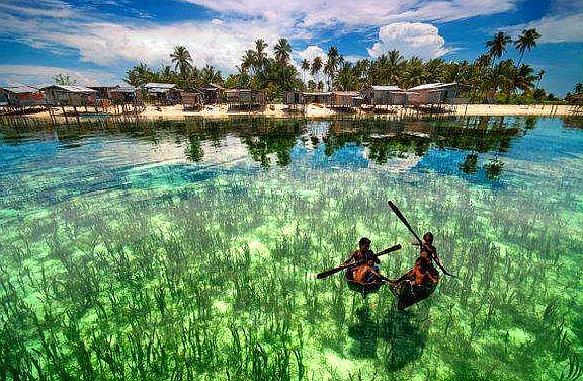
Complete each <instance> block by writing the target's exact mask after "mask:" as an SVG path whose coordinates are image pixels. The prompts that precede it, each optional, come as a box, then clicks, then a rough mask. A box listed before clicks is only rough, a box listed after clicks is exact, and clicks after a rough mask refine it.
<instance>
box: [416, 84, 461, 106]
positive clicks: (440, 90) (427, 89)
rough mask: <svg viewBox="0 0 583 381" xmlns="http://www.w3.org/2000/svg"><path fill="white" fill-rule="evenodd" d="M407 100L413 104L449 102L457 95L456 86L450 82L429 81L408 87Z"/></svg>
mask: <svg viewBox="0 0 583 381" xmlns="http://www.w3.org/2000/svg"><path fill="white" fill-rule="evenodd" d="M406 93H407V102H408V103H409V104H411V105H414V106H420V105H436V104H441V103H451V102H452V101H453V100H454V99H455V98H456V97H457V95H458V86H457V84H456V83H455V82H452V83H439V82H438V83H430V84H426V85H421V86H416V87H412V88H410V89H408V90H407V91H406Z"/></svg>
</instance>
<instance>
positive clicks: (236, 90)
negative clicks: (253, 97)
mask: <svg viewBox="0 0 583 381" xmlns="http://www.w3.org/2000/svg"><path fill="white" fill-rule="evenodd" d="M239 92H240V93H250V92H251V90H249V89H227V90H225V93H239Z"/></svg>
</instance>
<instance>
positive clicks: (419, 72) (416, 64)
mask: <svg viewBox="0 0 583 381" xmlns="http://www.w3.org/2000/svg"><path fill="white" fill-rule="evenodd" d="M403 74H404V78H403V82H402V83H403V84H404V85H405V86H406V87H415V86H419V85H421V84H423V83H424V82H425V80H426V77H427V75H426V72H425V68H424V67H423V61H422V60H421V59H420V58H419V57H412V58H410V59H409V61H408V62H407V63H406V69H405V71H404V73H403Z"/></svg>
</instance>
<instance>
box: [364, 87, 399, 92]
mask: <svg viewBox="0 0 583 381" xmlns="http://www.w3.org/2000/svg"><path fill="white" fill-rule="evenodd" d="M371 87H372V89H373V90H376V91H403V89H401V88H400V87H399V86H371Z"/></svg>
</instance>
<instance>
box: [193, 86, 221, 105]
mask: <svg viewBox="0 0 583 381" xmlns="http://www.w3.org/2000/svg"><path fill="white" fill-rule="evenodd" d="M199 90H200V92H201V93H202V103H203V104H205V105H211V104H216V103H220V102H221V100H222V99H223V95H224V92H225V88H224V87H222V86H221V85H217V84H215V83H210V84H208V85H206V86H203V87H202V88H200V89H199Z"/></svg>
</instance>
